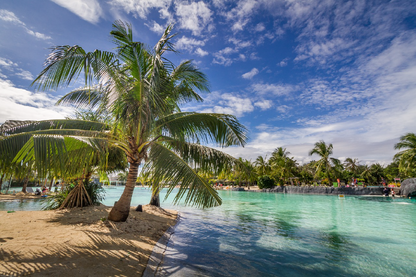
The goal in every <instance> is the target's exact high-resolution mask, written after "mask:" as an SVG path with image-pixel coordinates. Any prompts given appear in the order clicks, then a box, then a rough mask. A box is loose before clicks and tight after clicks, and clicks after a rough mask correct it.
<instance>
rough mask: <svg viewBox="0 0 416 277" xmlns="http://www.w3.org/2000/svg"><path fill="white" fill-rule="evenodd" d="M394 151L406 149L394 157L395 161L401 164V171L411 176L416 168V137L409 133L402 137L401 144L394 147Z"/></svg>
mask: <svg viewBox="0 0 416 277" xmlns="http://www.w3.org/2000/svg"><path fill="white" fill-rule="evenodd" d="M394 149H396V150H402V149H404V150H402V151H400V152H398V153H397V154H396V155H394V160H396V161H398V162H399V170H400V171H402V172H404V173H405V174H406V175H408V176H410V175H411V174H412V173H413V172H414V170H415V167H416V135H415V134H414V133H407V134H406V135H404V136H402V137H400V142H398V143H396V144H395V145H394Z"/></svg>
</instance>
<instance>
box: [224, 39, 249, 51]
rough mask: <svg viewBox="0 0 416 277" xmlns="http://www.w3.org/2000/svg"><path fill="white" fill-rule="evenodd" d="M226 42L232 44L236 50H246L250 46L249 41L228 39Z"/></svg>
mask: <svg viewBox="0 0 416 277" xmlns="http://www.w3.org/2000/svg"><path fill="white" fill-rule="evenodd" d="M228 41H229V42H232V43H233V44H234V45H235V46H236V49H241V48H246V47H249V46H251V45H252V43H251V41H241V40H239V39H236V38H230V39H229V40H228Z"/></svg>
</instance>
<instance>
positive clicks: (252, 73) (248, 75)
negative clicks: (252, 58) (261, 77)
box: [241, 68, 259, 79]
mask: <svg viewBox="0 0 416 277" xmlns="http://www.w3.org/2000/svg"><path fill="white" fill-rule="evenodd" d="M258 73H259V70H258V69H257V68H253V69H252V70H250V71H249V72H247V73H244V74H243V75H241V76H242V77H243V78H244V79H251V78H253V77H254V76H255V75H257V74H258Z"/></svg>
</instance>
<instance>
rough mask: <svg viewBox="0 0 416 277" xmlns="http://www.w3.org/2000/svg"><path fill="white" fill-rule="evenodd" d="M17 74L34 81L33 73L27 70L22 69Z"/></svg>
mask: <svg viewBox="0 0 416 277" xmlns="http://www.w3.org/2000/svg"><path fill="white" fill-rule="evenodd" d="M16 75H17V76H19V77H20V78H22V79H24V80H29V81H33V79H34V78H33V75H32V73H30V72H29V71H27V70H21V71H20V72H18V73H16Z"/></svg>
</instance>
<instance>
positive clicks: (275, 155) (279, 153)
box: [269, 147, 290, 164]
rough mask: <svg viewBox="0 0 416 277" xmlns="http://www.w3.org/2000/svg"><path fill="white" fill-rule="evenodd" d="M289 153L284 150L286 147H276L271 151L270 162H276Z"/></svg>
mask: <svg viewBox="0 0 416 277" xmlns="http://www.w3.org/2000/svg"><path fill="white" fill-rule="evenodd" d="M289 154H290V152H289V151H286V148H283V147H278V148H276V149H275V150H274V151H273V152H272V155H271V157H270V159H269V162H270V164H273V163H275V162H278V161H279V160H280V159H284V158H286V157H287V156H288V155H289Z"/></svg>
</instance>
